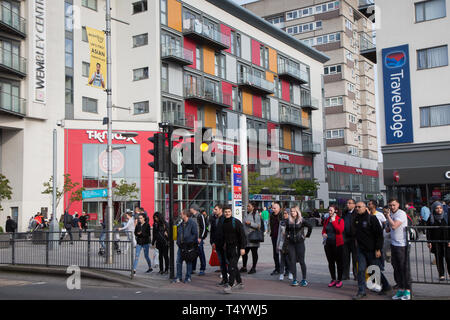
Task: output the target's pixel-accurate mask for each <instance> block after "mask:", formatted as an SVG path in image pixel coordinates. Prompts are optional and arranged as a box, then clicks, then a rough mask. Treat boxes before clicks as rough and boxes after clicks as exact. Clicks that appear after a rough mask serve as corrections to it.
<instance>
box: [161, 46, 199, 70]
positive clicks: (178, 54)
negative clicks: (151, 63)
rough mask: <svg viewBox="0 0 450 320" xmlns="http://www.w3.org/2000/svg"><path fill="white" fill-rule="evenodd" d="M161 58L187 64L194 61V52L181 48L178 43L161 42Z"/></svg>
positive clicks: (183, 64)
mask: <svg viewBox="0 0 450 320" xmlns="http://www.w3.org/2000/svg"><path fill="white" fill-rule="evenodd" d="M161 60H164V61H170V62H174V63H178V64H180V65H182V66H188V65H191V64H192V63H193V62H194V52H193V51H192V50H189V49H186V48H183V47H182V46H181V45H180V44H175V43H168V44H163V45H162V46H161Z"/></svg>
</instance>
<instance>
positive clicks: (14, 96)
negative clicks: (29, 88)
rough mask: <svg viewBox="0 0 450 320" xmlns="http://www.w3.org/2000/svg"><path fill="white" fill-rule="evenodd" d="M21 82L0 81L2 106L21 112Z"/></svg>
mask: <svg viewBox="0 0 450 320" xmlns="http://www.w3.org/2000/svg"><path fill="white" fill-rule="evenodd" d="M19 96H20V84H19V83H18V82H7V81H3V80H2V81H1V82H0V107H1V108H2V109H6V110H11V111H15V112H20V98H19Z"/></svg>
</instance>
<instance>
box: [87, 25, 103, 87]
mask: <svg viewBox="0 0 450 320" xmlns="http://www.w3.org/2000/svg"><path fill="white" fill-rule="evenodd" d="M86 33H87V37H88V41H89V49H90V52H91V53H90V56H91V65H90V68H89V80H88V85H89V86H91V87H96V88H100V89H105V83H106V82H105V77H104V76H103V75H104V74H106V72H107V63H106V41H105V34H104V32H103V31H100V30H96V29H93V28H89V27H86Z"/></svg>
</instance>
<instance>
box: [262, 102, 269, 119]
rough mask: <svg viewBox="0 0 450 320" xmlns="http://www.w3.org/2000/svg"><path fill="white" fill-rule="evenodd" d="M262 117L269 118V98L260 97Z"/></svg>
mask: <svg viewBox="0 0 450 320" xmlns="http://www.w3.org/2000/svg"><path fill="white" fill-rule="evenodd" d="M262 118H263V119H268V120H270V99H268V98H262Z"/></svg>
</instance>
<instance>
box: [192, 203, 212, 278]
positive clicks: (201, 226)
mask: <svg viewBox="0 0 450 320" xmlns="http://www.w3.org/2000/svg"><path fill="white" fill-rule="evenodd" d="M189 210H190V212H191V214H192V218H193V219H194V221H195V222H196V223H197V230H198V240H197V241H198V258H199V259H200V272H199V274H198V275H199V276H204V275H205V270H206V256H205V250H204V247H203V244H204V240H205V238H206V237H207V236H208V233H207V230H206V220H205V217H204V216H203V215H202V214H201V213H200V208H199V207H198V205H196V204H195V203H194V204H192V205H191V207H190V209H189ZM196 269H197V258H195V260H194V262H193V263H192V274H194V273H195V270H196Z"/></svg>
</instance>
